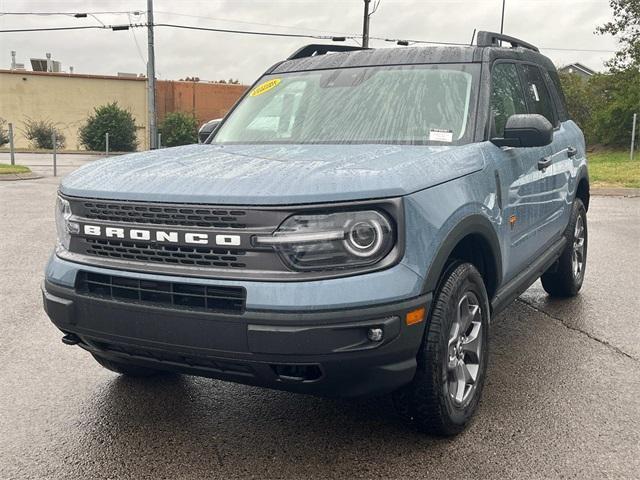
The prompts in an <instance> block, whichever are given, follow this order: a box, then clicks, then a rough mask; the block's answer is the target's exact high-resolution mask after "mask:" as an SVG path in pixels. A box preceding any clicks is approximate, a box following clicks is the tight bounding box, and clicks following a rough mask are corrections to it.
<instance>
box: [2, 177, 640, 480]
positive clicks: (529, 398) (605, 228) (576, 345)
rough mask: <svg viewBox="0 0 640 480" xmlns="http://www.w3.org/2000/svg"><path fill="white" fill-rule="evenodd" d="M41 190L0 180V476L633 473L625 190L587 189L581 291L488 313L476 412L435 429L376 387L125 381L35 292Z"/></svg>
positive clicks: (633, 334) (50, 235)
mask: <svg viewBox="0 0 640 480" xmlns="http://www.w3.org/2000/svg"><path fill="white" fill-rule="evenodd" d="M69 170H70V168H69ZM56 186H57V179H54V178H51V177H48V178H44V179H41V180H29V181H18V182H2V184H0V273H1V275H0V280H1V281H0V327H1V328H2V340H1V341H0V452H1V454H0V478H2V479H5V478H6V479H18V478H38V479H40V478H51V479H61V478H74V479H77V478H140V479H142V478H150V479H161V478H172V479H183V478H184V479H202V478H224V479H227V478H240V477H250V478H456V479H466V478H481V479H482V478H518V479H525V478H535V479H541V478H578V479H585V478H593V479H602V478H615V479H626V478H629V479H630V478H638V472H639V471H640V313H638V312H640V295H639V294H638V293H637V288H638V286H639V285H640V269H639V268H638V265H639V261H640V254H639V253H638V250H639V248H638V247H640V241H639V240H638V239H639V238H640V198H619V197H594V198H593V199H592V205H591V209H590V211H589V227H590V239H589V263H588V267H587V273H586V280H585V286H584V288H583V291H582V293H581V294H580V296H578V297H577V298H575V299H571V300H564V301H559V300H553V301H552V300H549V299H548V298H547V297H546V295H545V294H544V292H543V291H542V289H541V287H540V285H539V284H536V285H534V286H533V287H532V288H531V289H529V290H528V291H527V292H526V293H525V294H524V295H523V296H522V297H521V298H520V299H519V300H518V301H516V302H515V303H514V304H513V305H512V306H511V307H510V308H509V309H508V310H507V311H505V312H504V313H503V314H501V315H500V316H499V317H497V318H495V319H494V321H493V324H492V332H491V342H492V343H491V348H492V352H491V359H490V365H489V376H488V381H487V385H486V386H485V390H484V396H483V399H482V403H481V406H480V410H479V412H478V414H477V416H476V419H475V421H474V423H473V424H472V425H471V426H470V428H469V429H468V430H467V431H466V432H465V433H463V434H462V435H460V436H458V437H456V438H454V439H439V438H432V437H428V436H424V435H421V434H419V433H417V432H415V431H413V430H412V429H410V428H408V427H407V426H406V425H404V424H402V423H401V422H400V421H399V420H398V418H397V417H396V416H395V415H394V413H393V409H392V408H391V405H390V402H389V401H388V399H385V398H380V399H373V400H366V401H337V400H327V399H321V398H314V397H308V396H301V395H295V394H289V393H283V392H275V391H268V390H261V389H258V388H253V387H248V386H242V385H235V384H228V383H224V382H219V381H215V380H209V379H201V378H190V377H182V376H169V377H162V378H153V379H146V380H129V379H124V378H120V377H118V376H117V375H116V374H113V373H111V372H108V371H106V370H104V369H102V368H101V367H100V366H98V364H97V363H95V362H94V361H93V359H92V358H91V357H90V356H89V355H88V354H86V353H85V352H84V351H82V350H81V349H80V348H78V347H68V346H65V345H63V344H62V343H61V342H60V333H59V332H58V331H57V330H56V329H55V328H54V327H53V325H51V323H50V322H49V320H48V318H47V317H46V315H45V313H44V312H43V310H42V305H41V298H40V289H39V286H40V282H41V279H42V275H43V268H44V264H45V262H46V260H47V257H48V255H49V254H50V251H51V247H52V245H53V243H54V236H55V228H54V222H53V205H54V198H55V191H56Z"/></svg>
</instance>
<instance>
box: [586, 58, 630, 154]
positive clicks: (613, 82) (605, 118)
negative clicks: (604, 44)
mask: <svg viewBox="0 0 640 480" xmlns="http://www.w3.org/2000/svg"><path fill="white" fill-rule="evenodd" d="M639 86H640V70H637V69H635V68H627V69H626V70H618V71H614V72H613V73H610V74H608V75H596V76H594V77H592V78H591V79H590V81H589V88H590V90H591V91H590V94H589V96H588V97H587V98H588V99H589V100H590V101H591V104H592V107H591V108H592V112H591V115H592V120H591V122H590V124H591V126H590V128H589V129H588V130H589V132H590V135H591V137H592V138H593V139H594V141H595V142H597V143H601V144H603V145H610V146H616V147H625V146H628V145H629V142H630V140H631V130H632V123H633V114H634V113H637V112H640V87H639Z"/></svg>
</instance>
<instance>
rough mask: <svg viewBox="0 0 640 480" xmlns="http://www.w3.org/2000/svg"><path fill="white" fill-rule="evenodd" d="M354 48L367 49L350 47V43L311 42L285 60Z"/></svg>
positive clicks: (356, 48)
mask: <svg viewBox="0 0 640 480" xmlns="http://www.w3.org/2000/svg"><path fill="white" fill-rule="evenodd" d="M354 50H368V49H367V48H362V47H352V46H351V45H330V44H312V45H306V46H304V47H302V48H300V49H298V50H296V51H295V52H293V53H292V54H291V55H289V58H287V60H296V59H298V58H305V57H314V56H316V55H324V54H325V53H329V52H352V51H354Z"/></svg>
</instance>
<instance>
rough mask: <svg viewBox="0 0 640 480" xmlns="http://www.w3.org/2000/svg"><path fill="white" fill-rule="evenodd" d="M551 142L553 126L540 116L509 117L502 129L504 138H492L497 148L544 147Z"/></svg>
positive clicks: (530, 114) (531, 114) (519, 115)
mask: <svg viewBox="0 0 640 480" xmlns="http://www.w3.org/2000/svg"><path fill="white" fill-rule="evenodd" d="M552 141H553V125H551V122H550V121H549V120H547V119H546V118H545V117H543V116H542V115H540V114H537V113H528V114H518V115H511V116H510V117H509V118H508V119H507V124H506V125H505V127H504V138H492V139H491V143H493V144H495V145H497V146H499V147H515V148H526V147H544V146H546V145H549V144H551V142H552Z"/></svg>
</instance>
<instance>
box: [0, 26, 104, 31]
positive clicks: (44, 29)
mask: <svg viewBox="0 0 640 480" xmlns="http://www.w3.org/2000/svg"><path fill="white" fill-rule="evenodd" d="M109 28H111V27H107V26H105V27H102V26H100V25H86V26H82V27H44V28H12V29H3V30H0V33H22V32H57V31H62V30H92V29H99V30H105V29H109Z"/></svg>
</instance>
